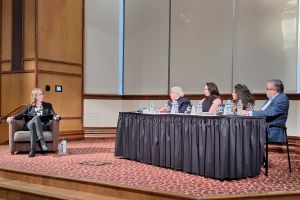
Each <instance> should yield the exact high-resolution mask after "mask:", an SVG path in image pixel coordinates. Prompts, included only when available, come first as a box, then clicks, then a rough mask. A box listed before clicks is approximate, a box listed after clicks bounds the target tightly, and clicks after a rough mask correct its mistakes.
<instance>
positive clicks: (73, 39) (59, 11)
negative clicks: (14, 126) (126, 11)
mask: <svg viewBox="0 0 300 200" xmlns="http://www.w3.org/2000/svg"><path fill="white" fill-rule="evenodd" d="M0 4H1V6H0V7H1V14H0V17H1V23H0V26H1V28H0V30H1V31H0V38H1V42H0V48H1V51H0V54H1V55H0V61H1V63H0V78H1V81H0V88H1V93H0V95H1V96H0V97H1V98H0V99H1V101H0V104H1V108H0V113H1V116H5V115H6V114H8V113H9V112H11V111H12V110H13V109H15V108H17V107H18V106H20V105H22V104H27V103H28V102H29V101H30V92H31V90H32V89H33V88H34V87H40V88H42V89H43V90H44V91H45V88H46V85H49V86H50V88H51V89H50V91H45V94H46V96H45V101H48V102H51V103H52V104H53V107H54V110H55V111H56V112H57V113H58V114H59V115H60V116H61V117H62V120H61V123H60V131H61V135H60V136H61V137H64V138H68V136H69V138H72V139H79V138H83V131H82V108H83V106H82V104H83V103H82V95H83V88H82V87H83V77H82V76H83V25H84V24H83V21H84V20H83V13H84V0H26V1H23V11H24V14H23V23H24V24H23V27H24V28H23V46H24V49H23V61H24V69H23V70H22V71H19V72H13V71H11V51H12V49H11V44H12V31H11V29H12V24H11V23H12V20H11V19H12V12H11V5H12V0H0ZM55 85H62V86H63V92H55Z"/></svg>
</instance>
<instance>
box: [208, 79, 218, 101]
mask: <svg viewBox="0 0 300 200" xmlns="http://www.w3.org/2000/svg"><path fill="white" fill-rule="evenodd" d="M206 85H207V89H208V91H209V93H210V96H209V97H207V98H206V99H208V100H209V102H213V101H214V100H215V99H217V98H220V93H219V90H218V86H217V85H216V84H215V83H212V82H208V83H206Z"/></svg>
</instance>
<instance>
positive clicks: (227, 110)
mask: <svg viewBox="0 0 300 200" xmlns="http://www.w3.org/2000/svg"><path fill="white" fill-rule="evenodd" d="M231 110H232V107H231V101H230V100H229V99H228V100H227V101H226V103H225V107H224V115H230V114H231Z"/></svg>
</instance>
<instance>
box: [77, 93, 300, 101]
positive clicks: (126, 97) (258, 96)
mask: <svg viewBox="0 0 300 200" xmlns="http://www.w3.org/2000/svg"><path fill="white" fill-rule="evenodd" d="M286 95H287V96H288V98H289V99H290V100H300V94H298V93H289V94H286ZM253 96H254V98H255V100H266V99H267V96H266V94H265V93H253ZM185 97H187V98H188V99H190V100H199V99H202V98H204V95H203V94H186V95H185ZM83 98H84V99H104V100H167V99H169V98H170V97H169V95H167V94H147V95H117V94H84V95H83ZM221 98H222V99H223V100H226V99H231V98H232V96H231V94H229V93H226V94H222V95H221Z"/></svg>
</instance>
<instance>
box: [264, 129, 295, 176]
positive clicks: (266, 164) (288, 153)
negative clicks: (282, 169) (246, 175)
mask: <svg viewBox="0 0 300 200" xmlns="http://www.w3.org/2000/svg"><path fill="white" fill-rule="evenodd" d="M273 127H276V128H281V129H283V130H284V135H285V143H286V150H287V155H288V162H289V170H290V173H291V172H292V167H291V160H290V150H289V143H288V137H287V133H286V129H287V128H286V126H280V125H268V126H267V131H266V160H265V168H266V171H265V175H266V176H268V160H269V158H268V157H269V155H268V153H269V150H268V145H269V141H268V133H269V129H270V128H273ZM270 144H279V143H277V142H271V143H270ZM280 144H282V143H280Z"/></svg>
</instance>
